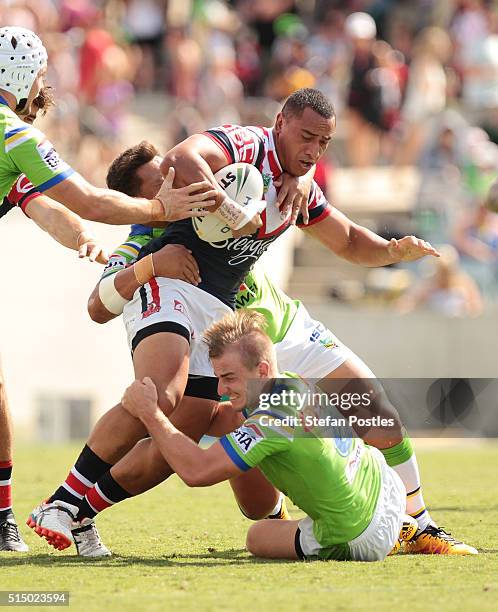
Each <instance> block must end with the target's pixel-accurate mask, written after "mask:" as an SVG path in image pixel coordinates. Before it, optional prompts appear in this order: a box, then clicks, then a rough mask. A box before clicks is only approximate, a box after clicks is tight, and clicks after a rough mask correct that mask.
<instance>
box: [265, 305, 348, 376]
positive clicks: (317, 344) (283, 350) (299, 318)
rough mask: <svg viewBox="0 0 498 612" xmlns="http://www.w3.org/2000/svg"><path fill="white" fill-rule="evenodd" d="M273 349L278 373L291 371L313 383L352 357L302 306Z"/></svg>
mask: <svg viewBox="0 0 498 612" xmlns="http://www.w3.org/2000/svg"><path fill="white" fill-rule="evenodd" d="M275 350H276V352H277V362H278V369H279V371H280V372H294V373H295V374H299V376H302V377H303V378H316V379H317V380H319V379H320V378H324V377H325V376H327V374H329V373H330V372H333V371H334V370H336V369H337V368H338V367H339V366H340V365H342V364H343V363H344V362H345V361H346V359H349V358H350V357H351V356H354V353H353V352H352V351H351V350H350V349H348V348H347V347H346V346H344V344H342V342H341V341H340V340H339V339H338V338H337V336H335V335H334V334H333V333H332V332H331V331H330V330H329V329H327V328H326V327H325V325H323V324H322V323H320V322H319V321H315V319H312V318H311V316H310V314H309V312H308V311H307V310H306V308H305V307H304V306H303V305H302V304H299V307H298V309H297V312H296V316H295V317H294V320H293V321H292V324H291V326H290V327H289V329H288V330H287V333H286V334H285V338H284V339H283V340H282V341H281V342H277V344H275Z"/></svg>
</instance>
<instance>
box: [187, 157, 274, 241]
mask: <svg viewBox="0 0 498 612" xmlns="http://www.w3.org/2000/svg"><path fill="white" fill-rule="evenodd" d="M214 178H215V179H216V180H217V181H218V184H219V186H220V187H221V188H222V189H223V190H224V191H225V192H226V193H227V195H228V197H229V198H232V200H235V201H236V202H237V204H240V205H241V206H245V205H246V204H247V203H248V202H249V201H250V200H262V199H263V177H262V176H261V172H260V171H259V170H258V169H257V168H256V167H255V166H253V165H251V164H240V163H238V164H230V165H229V166H225V167H224V168H222V169H221V170H219V171H218V172H217V173H216V174H215V175H214ZM192 225H193V226H194V230H195V232H196V234H197V235H198V236H199V238H200V239H201V240H205V241H206V242H222V241H224V240H228V239H229V238H233V236H232V230H231V229H230V228H229V227H228V225H225V224H224V223H223V221H221V220H220V219H218V217H216V216H215V215H214V214H213V213H209V214H207V215H206V216H205V217H194V218H192Z"/></svg>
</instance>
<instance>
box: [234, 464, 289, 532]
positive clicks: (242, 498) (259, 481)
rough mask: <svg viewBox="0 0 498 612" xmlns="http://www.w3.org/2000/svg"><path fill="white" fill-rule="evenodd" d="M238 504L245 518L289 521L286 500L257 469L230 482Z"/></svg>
mask: <svg viewBox="0 0 498 612" xmlns="http://www.w3.org/2000/svg"><path fill="white" fill-rule="evenodd" d="M229 482H230V486H231V487H232V491H233V494H234V495H235V499H236V501H237V504H238V506H239V508H240V510H241V512H242V514H243V515H244V516H246V517H247V518H249V519H251V520H253V521H258V520H260V519H264V518H275V519H276V518H278V519H287V518H289V515H288V513H287V508H286V506H285V498H284V496H283V494H282V493H280V491H278V490H277V489H275V487H274V486H273V485H272V484H271V483H270V482H269V481H268V480H267V479H266V478H265V476H264V475H263V474H262V472H260V470H259V469H257V468H252V469H251V470H248V471H247V472H245V473H244V474H240V476H236V477H235V478H231V479H230V480H229Z"/></svg>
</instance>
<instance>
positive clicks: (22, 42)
mask: <svg viewBox="0 0 498 612" xmlns="http://www.w3.org/2000/svg"><path fill="white" fill-rule="evenodd" d="M46 62H47V50H46V49H45V47H44V46H43V43H42V41H41V40H40V39H39V38H38V36H37V35H36V34H35V33H34V32H32V31H31V30H28V29H27V28H20V27H14V26H7V27H5V28H0V89H4V90H5V91H8V92H9V93H11V94H12V95H13V96H14V97H15V98H16V100H17V103H18V105H19V103H20V102H21V100H23V99H27V98H28V96H29V92H30V91H31V86H32V85H33V83H34V82H35V79H36V75H37V74H38V72H39V71H40V68H41V67H42V66H43V65H44V64H46Z"/></svg>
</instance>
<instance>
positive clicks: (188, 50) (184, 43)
mask: <svg viewBox="0 0 498 612" xmlns="http://www.w3.org/2000/svg"><path fill="white" fill-rule="evenodd" d="M166 47H167V50H168V71H169V75H168V76H169V79H168V80H169V89H170V91H171V94H172V95H173V96H175V97H176V98H179V99H180V100H184V101H188V102H195V101H196V100H197V95H198V84H199V79H200V77H201V69H202V49H201V46H200V44H199V43H198V42H197V41H196V40H194V39H193V38H192V37H191V36H189V34H188V31H187V28H186V27H185V26H178V27H175V28H170V30H169V31H168V34H167V38H166Z"/></svg>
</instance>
